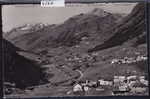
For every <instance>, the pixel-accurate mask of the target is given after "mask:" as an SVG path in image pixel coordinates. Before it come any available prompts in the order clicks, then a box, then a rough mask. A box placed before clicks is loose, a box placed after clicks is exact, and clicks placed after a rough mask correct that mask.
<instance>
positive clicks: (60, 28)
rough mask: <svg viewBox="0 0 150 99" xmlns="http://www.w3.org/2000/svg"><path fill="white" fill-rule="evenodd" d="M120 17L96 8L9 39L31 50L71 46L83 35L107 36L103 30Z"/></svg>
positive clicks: (77, 42)
mask: <svg viewBox="0 0 150 99" xmlns="http://www.w3.org/2000/svg"><path fill="white" fill-rule="evenodd" d="M120 18H121V15H119V14H112V13H109V12H106V11H103V10H102V9H99V8H96V9H94V10H93V11H92V12H89V13H86V14H82V13H81V14H79V15H76V16H73V17H71V18H69V19H68V20H66V21H65V22H64V23H63V24H60V25H56V26H52V28H51V25H50V26H46V27H44V28H42V29H39V30H38V31H34V32H32V33H28V34H23V35H20V36H17V37H14V38H13V39H11V40H10V41H11V42H12V43H14V44H15V45H16V46H18V47H20V48H22V49H32V50H33V49H37V48H43V47H47V46H49V47H56V46H60V45H65V46H73V45H76V44H79V42H80V40H81V38H82V37H85V36H86V37H93V38H94V37H97V35H98V36H99V37H101V38H104V39H105V38H107V36H108V35H110V34H109V33H105V34H104V31H105V30H107V29H108V28H110V27H111V26H112V25H115V24H116V22H117V20H118V19H120ZM28 32H30V31H28ZM100 41H103V39H100Z"/></svg>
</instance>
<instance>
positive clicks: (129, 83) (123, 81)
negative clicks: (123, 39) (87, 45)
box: [67, 75, 148, 96]
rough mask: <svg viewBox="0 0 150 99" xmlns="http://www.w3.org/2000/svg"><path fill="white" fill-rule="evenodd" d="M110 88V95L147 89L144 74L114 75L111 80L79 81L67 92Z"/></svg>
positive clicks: (139, 92)
mask: <svg viewBox="0 0 150 99" xmlns="http://www.w3.org/2000/svg"><path fill="white" fill-rule="evenodd" d="M107 88H111V89H112V95H114V96H117V95H134V94H137V93H138V94H139V95H140V94H141V95H142V94H143V93H145V92H146V91H147V90H148V81H147V80H145V76H135V75H133V76H114V79H113V81H106V80H104V79H99V80H97V81H90V80H86V81H85V82H84V81H79V82H78V83H76V84H75V85H74V86H73V90H72V91H69V92H67V94H71V93H73V94H75V95H83V93H84V94H86V93H88V92H90V90H92V89H95V90H96V91H99V92H103V91H105V89H107Z"/></svg>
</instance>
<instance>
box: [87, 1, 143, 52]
mask: <svg viewBox="0 0 150 99" xmlns="http://www.w3.org/2000/svg"><path fill="white" fill-rule="evenodd" d="M145 27H146V25H145V5H144V4H143V3H139V4H137V5H136V6H135V8H134V9H133V10H132V12H131V13H130V14H129V15H128V16H126V17H125V18H124V19H123V20H122V21H121V22H119V23H118V24H117V25H116V26H115V27H114V28H113V29H110V30H108V31H106V33H107V32H110V34H111V33H113V34H114V35H112V36H111V37H110V38H109V39H108V40H106V41H105V42H104V43H103V44H100V45H97V46H96V47H94V48H92V49H89V50H88V52H93V51H99V50H103V49H107V48H111V47H114V46H118V45H122V44H123V43H124V42H126V41H128V40H131V39H133V38H135V37H137V38H140V39H139V41H137V42H141V43H144V42H145V41H144V40H143V39H142V38H145V35H146V33H145V34H144V35H143V36H142V37H140V35H142V34H143V32H144V31H145ZM145 39H146V38H145Z"/></svg>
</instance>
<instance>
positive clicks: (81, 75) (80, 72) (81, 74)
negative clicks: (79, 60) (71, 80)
mask: <svg viewBox="0 0 150 99" xmlns="http://www.w3.org/2000/svg"><path fill="white" fill-rule="evenodd" d="M76 71H77V72H78V73H79V74H80V77H79V78H78V79H81V78H82V77H83V73H82V71H80V70H76Z"/></svg>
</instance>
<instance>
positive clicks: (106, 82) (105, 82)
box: [98, 79, 112, 86]
mask: <svg viewBox="0 0 150 99" xmlns="http://www.w3.org/2000/svg"><path fill="white" fill-rule="evenodd" d="M98 81H99V84H100V85H105V86H107V85H109V86H111V85H112V82H111V81H104V80H103V79H101V80H98Z"/></svg>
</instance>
